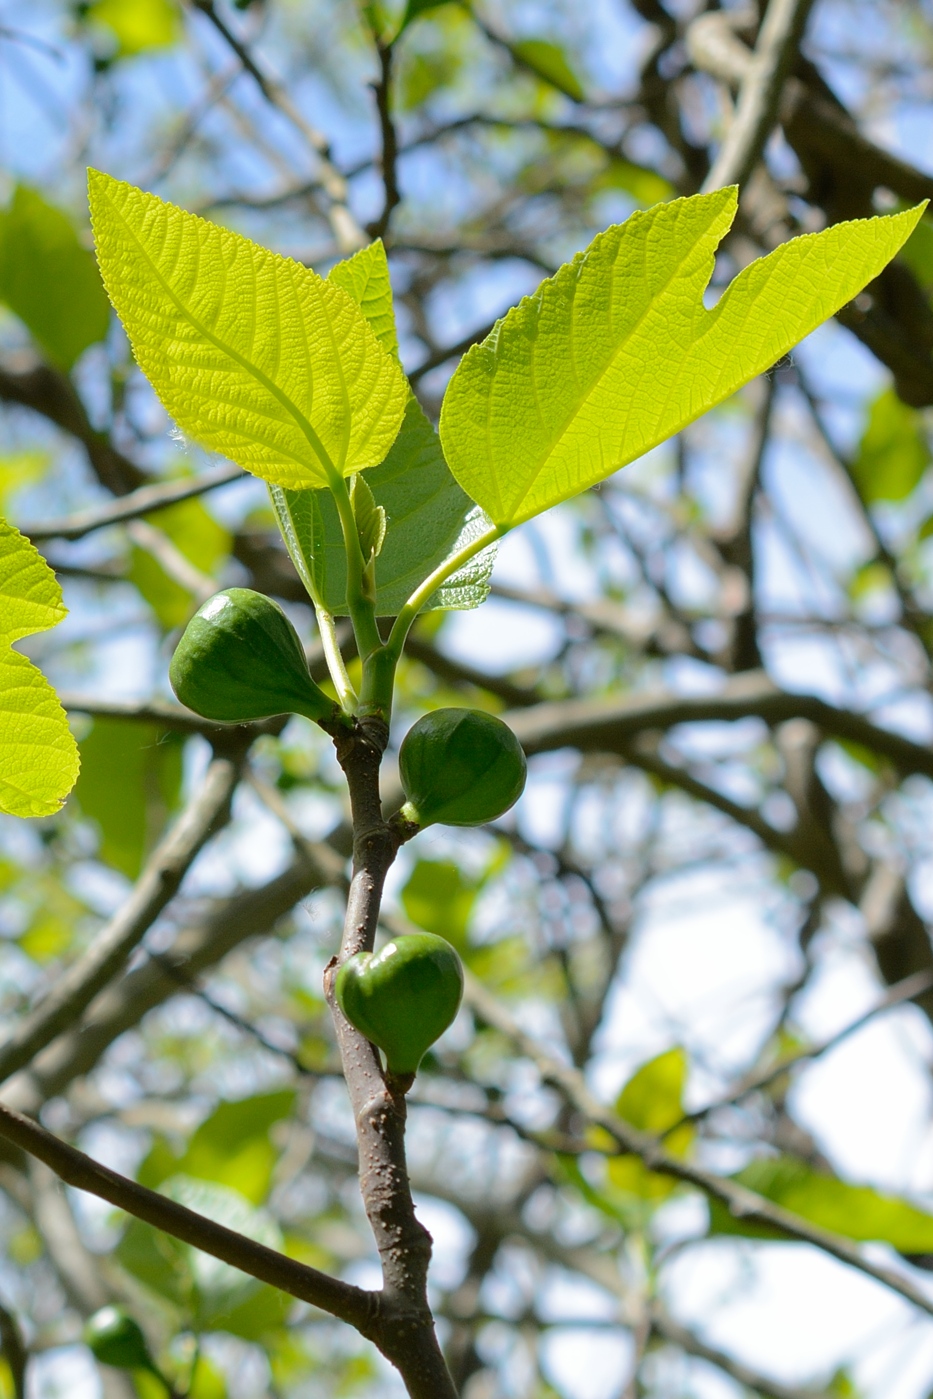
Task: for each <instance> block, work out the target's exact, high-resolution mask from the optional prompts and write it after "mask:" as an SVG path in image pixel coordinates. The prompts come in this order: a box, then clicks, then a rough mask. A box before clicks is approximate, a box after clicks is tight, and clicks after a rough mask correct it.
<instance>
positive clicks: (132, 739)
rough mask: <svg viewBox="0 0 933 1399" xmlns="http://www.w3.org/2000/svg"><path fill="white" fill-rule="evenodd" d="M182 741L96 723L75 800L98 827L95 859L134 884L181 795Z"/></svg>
mask: <svg viewBox="0 0 933 1399" xmlns="http://www.w3.org/2000/svg"><path fill="white" fill-rule="evenodd" d="M181 776H182V741H181V739H180V736H179V735H178V734H169V733H165V732H164V731H163V730H160V729H158V728H156V727H155V726H154V725H152V724H127V723H124V722H121V721H119V720H116V719H95V720H94V727H93V728H92V729H91V732H90V733H89V734H88V736H87V737H86V738H85V739H83V740H82V742H81V775H80V777H79V778H78V782H77V785H76V787H75V800H76V801H77V803H78V805H79V806H80V808H81V810H82V812H83V813H84V815H85V816H89V817H91V818H92V820H94V821H96V822H97V825H98V826H99V828H100V833H101V840H100V845H99V847H98V852H97V854H98V858H99V859H101V860H103V861H104V862H105V863H106V864H108V865H112V866H113V868H114V869H118V870H120V871H121V873H123V874H125V875H127V876H128V877H129V878H130V879H135V878H136V876H137V875H138V874H139V871H140V869H141V867H142V862H143V858H144V856H145V855H146V854H148V852H149V850H151V848H152V846H153V845H154V844H155V842H156V840H157V839H158V837H159V835H160V834H161V831H162V828H163V827H164V825H165V822H166V819H167V817H168V816H169V815H170V813H171V812H172V811H173V810H174V809H175V807H176V805H177V803H178V798H179V795H180V791H181Z"/></svg>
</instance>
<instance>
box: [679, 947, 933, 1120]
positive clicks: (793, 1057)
mask: <svg viewBox="0 0 933 1399" xmlns="http://www.w3.org/2000/svg"><path fill="white" fill-rule="evenodd" d="M931 987H933V971H925V972H915V973H914V974H913V976H906V977H904V979H903V981H898V982H896V983H895V985H894V986H891V987H890V988H889V989H888V991H887V992H886V994H885V995H884V996H882V998H881V1000H880V1001H879V1002H878V1003H877V1005H873V1006H872V1007H871V1009H870V1010H866V1011H865V1012H864V1014H862V1015H859V1016H858V1017H857V1018H856V1019H855V1020H852V1021H850V1022H849V1024H848V1025H845V1026H843V1028H842V1029H841V1030H837V1031H836V1033H835V1034H834V1035H830V1036H829V1038H828V1039H825V1040H823V1042H822V1044H817V1045H813V1046H812V1047H811V1048H809V1049H800V1050H798V1051H797V1052H796V1053H795V1054H788V1055H787V1056H786V1057H785V1058H783V1059H779V1060H778V1062H777V1063H776V1064H773V1065H772V1066H771V1067H770V1068H767V1069H762V1070H760V1071H759V1072H758V1073H751V1074H748V1075H747V1076H746V1077H745V1078H743V1079H742V1081H741V1082H740V1083H738V1084H737V1085H736V1087H735V1088H734V1089H733V1090H732V1092H731V1093H729V1095H728V1096H727V1097H725V1098H718V1099H717V1100H716V1102H714V1103H708V1104H707V1105H706V1107H704V1108H697V1110H696V1111H695V1112H688V1113H685V1114H684V1116H683V1117H682V1118H681V1119H680V1120H679V1122H677V1123H675V1124H674V1126H673V1127H669V1128H668V1129H667V1130H666V1131H665V1132H664V1136H665V1137H666V1136H668V1135H669V1134H670V1133H671V1132H674V1131H676V1129H677V1128H678V1127H681V1126H683V1124H684V1123H685V1122H700V1121H702V1120H703V1119H704V1118H706V1117H708V1116H709V1115H710V1114H711V1113H714V1112H718V1111H719V1109H720V1108H728V1107H732V1106H734V1105H735V1104H736V1103H739V1102H741V1101H742V1099H743V1098H747V1097H748V1095H749V1094H750V1093H758V1092H760V1091H761V1089H763V1088H768V1087H769V1086H770V1085H771V1084H772V1083H774V1081H775V1079H778V1078H781V1077H782V1076H783V1075H784V1074H786V1073H788V1072H789V1071H790V1070H791V1069H793V1068H795V1067H796V1066H797V1065H798V1064H803V1063H806V1062H808V1061H812V1060H814V1059H819V1058H821V1056H822V1055H824V1054H828V1053H829V1051H830V1050H831V1049H835V1048H836V1046H837V1045H840V1044H842V1043H843V1041H844V1040H847V1039H848V1038H849V1037H850V1035H854V1034H856V1033H857V1032H858V1031H859V1030H861V1029H863V1028H864V1026H866V1025H868V1024H870V1023H871V1021H872V1020H875V1019H877V1017H878V1016H879V1015H884V1014H885V1012H886V1011H889V1010H893V1009H894V1008H895V1007H896V1006H900V1005H903V1004H904V1003H905V1001H913V1000H915V999H916V998H917V997H918V996H922V995H923V993H924V992H925V991H929V990H930V988H931Z"/></svg>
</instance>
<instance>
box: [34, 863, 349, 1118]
mask: <svg viewBox="0 0 933 1399" xmlns="http://www.w3.org/2000/svg"><path fill="white" fill-rule="evenodd" d="M330 853H331V863H332V864H333V865H337V866H339V867H340V869H341V870H342V867H343V860H342V859H341V857H340V856H339V855H337V854H336V853H335V852H334V851H331V852H330ZM331 882H332V880H331V874H330V873H329V872H328V871H327V870H325V869H321V867H320V866H319V865H318V864H317V862H313V861H312V860H311V859H309V858H308V856H307V855H306V854H305V853H304V852H302V853H301V854H300V855H299V857H298V858H297V859H295V860H293V861H292V862H291V864H289V865H287V866H286V868H285V869H284V870H283V871H282V873H281V874H278V875H276V876H275V877H274V878H273V879H271V880H269V881H268V882H267V883H266V884H263V885H261V886H260V887H259V888H258V889H239V890H238V891H237V892H236V893H235V894H233V895H232V896H231V897H230V898H226V899H218V900H217V902H216V903H215V904H213V905H212V907H211V908H210V911H209V912H208V913H207V914H205V916H204V917H203V918H202V919H201V920H200V921H198V922H196V923H193V924H192V925H191V926H189V927H187V928H184V929H183V930H182V932H180V933H179V935H178V937H177V938H176V940H175V941H174V942H173V943H172V944H171V945H170V946H169V947H168V948H166V949H165V950H164V951H163V952H161V953H159V956H158V960H156V959H155V958H152V957H149V958H148V959H147V960H146V961H144V962H142V963H141V964H140V965H139V966H136V967H134V968H133V970H132V971H130V972H128V973H127V974H126V975H125V976H124V977H122V978H121V979H120V980H119V981H118V982H115V983H112V984H111V985H110V986H108V987H107V988H106V989H105V990H104V991H103V992H102V993H101V994H100V995H99V996H98V997H97V999H96V1000H95V1001H94V1002H93V1003H92V1004H91V1005H90V1006H89V1007H88V1009H87V1011H86V1013H85V1014H84V1015H83V1016H82V1017H81V1018H79V1019H78V1020H77V1021H76V1022H75V1023H74V1024H71V1025H69V1026H68V1027H67V1029H66V1030H65V1032H64V1033H63V1034H61V1035H60V1036H59V1037H58V1038H57V1039H56V1040H55V1041H53V1042H52V1043H51V1044H50V1045H48V1046H47V1048H46V1049H44V1050H43V1051H42V1052H41V1053H40V1054H38V1055H37V1056H36V1058H35V1059H33V1060H32V1062H31V1063H30V1065H29V1068H28V1070H26V1071H24V1072H23V1073H21V1074H18V1075H17V1076H16V1078H15V1079H13V1080H12V1081H11V1082H10V1084H9V1086H8V1089H7V1097H8V1101H10V1102H11V1104H12V1105H13V1106H14V1107H16V1108H18V1109H19V1110H20V1111H24V1112H29V1113H34V1112H38V1111H39V1109H40V1108H41V1106H42V1104H43V1103H44V1102H46V1101H47V1100H48V1099H49V1098H51V1097H55V1096H57V1095H58V1094H61V1093H63V1092H64V1091H65V1090H66V1089H67V1087H68V1085H69V1084H70V1083H73V1082H74V1080H75V1079H77V1078H79V1077H81V1076H82V1075H84V1074H88V1073H90V1072H91V1070H92V1069H93V1068H94V1067H95V1065H96V1064H98V1063H99V1061H100V1059H101V1057H102V1056H103V1055H104V1054H105V1053H106V1051H107V1049H108V1048H109V1047H110V1045H111V1044H113V1042H114V1040H116V1039H118V1038H119V1036H120V1035H122V1034H123V1033H124V1032H125V1031H127V1030H129V1029H132V1028H133V1027H134V1026H135V1025H138V1024H139V1022H140V1020H141V1019H142V1018H143V1016H144V1015H146V1014H147V1013H148V1012H149V1011H150V1010H153V1009H155V1007H156V1006H160V1005H162V1004H164V1002H165V1001H167V1000H168V999H169V998H170V997H172V996H174V995H176V994H177V993H178V991H179V984H180V983H183V984H184V985H186V986H190V985H192V983H194V984H196V983H197V978H198V977H199V976H201V975H202V974H203V973H205V972H208V971H210V970H211V969H212V968H213V967H215V966H216V965H217V964H218V963H219V962H221V961H222V960H223V959H224V958H225V957H226V956H228V955H229V953H231V952H232V951H234V950H235V949H236V948H238V947H241V946H242V945H243V943H245V942H247V941H249V940H250V939H251V938H255V937H260V936H263V935H269V934H271V933H272V931H273V929H274V928H275V925H276V924H277V923H278V922H279V920H280V919H283V918H285V917H287V915H288V914H289V913H290V912H291V911H292V909H293V908H294V907H295V905H296V904H298V903H300V901H301V900H302V899H305V898H307V897H308V895H309V894H312V893H313V892H314V891H315V890H317V889H321V888H325V887H327V886H328V885H329V884H330V883H331Z"/></svg>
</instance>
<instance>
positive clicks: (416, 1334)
mask: <svg viewBox="0 0 933 1399" xmlns="http://www.w3.org/2000/svg"><path fill="white" fill-rule="evenodd" d="M387 738H388V731H387V729H386V727H385V725H384V724H382V722H381V721H373V722H372V723H371V724H370V725H369V726H368V727H366V728H364V727H363V726H362V725H359V726H358V728H357V730H356V732H355V733H354V734H353V735H352V736H351V737H350V738H349V739H347V740H340V741H339V742H338V745H337V753H338V758H339V760H340V764H341V767H342V768H343V770H344V772H345V773H346V777H347V785H348V787H349V790H350V803H351V808H352V814H353V831H354V841H353V874H352V877H351V881H350V892H349V896H348V899H347V912H346V919H345V922H344V932H343V939H342V941H341V945H340V953H339V956H338V957H335V958H334V959H333V960H332V961H331V963H330V964H329V965H328V968H327V970H326V971H325V976H324V990H325V995H326V997H327V1002H328V1005H329V1006H330V1009H331V1013H332V1015H333V1018H334V1028H335V1031H336V1035H337V1044H338V1047H339V1049H340V1058H341V1062H342V1064H343V1071H344V1077H345V1078H346V1081H347V1089H348V1091H349V1094H350V1102H351V1104H352V1107H353V1115H354V1119H355V1121H356V1134H357V1141H358V1144H359V1159H360V1192H361V1194H362V1196H363V1204H364V1206H365V1208H366V1215H367V1218H368V1219H369V1223H370V1227H371V1228H372V1231H373V1236H374V1238H375V1240H376V1247H377V1249H378V1250H379V1258H380V1261H381V1264H382V1276H383V1290H382V1298H383V1301H384V1305H385V1308H386V1314H387V1316H391V1318H392V1321H391V1324H388V1325H387V1326H386V1327H385V1329H384V1331H383V1332H382V1333H381V1335H380V1341H379V1344H380V1348H381V1349H382V1351H383V1354H385V1355H386V1356H387V1357H388V1359H389V1360H391V1362H392V1363H393V1365H395V1367H396V1368H397V1369H398V1371H399V1373H400V1375H401V1376H402V1378H403V1380H404V1381H405V1385H406V1388H407V1389H408V1393H409V1395H410V1396H411V1399H456V1391H455V1389H454V1387H453V1382H452V1380H451V1378H450V1372H449V1371H448V1369H447V1365H446V1363H445V1361H444V1357H443V1355H442V1353H441V1350H440V1347H439V1346H438V1342H437V1336H436V1333H435V1329H434V1317H433V1316H432V1314H431V1308H430V1305H429V1303H428V1297H427V1276H428V1265H429V1263H430V1259H431V1236H430V1234H429V1233H428V1231H427V1230H426V1229H425V1227H424V1225H423V1224H421V1223H420V1221H419V1220H418V1219H417V1218H416V1216H415V1208H414V1202H413V1200H412V1196H411V1186H410V1184H409V1180H408V1170H407V1166H406V1162H405V1118H406V1108H405V1092H406V1090H407V1089H408V1087H410V1080H408V1081H406V1082H402V1081H396V1080H395V1079H394V1078H393V1077H392V1076H391V1075H384V1074H383V1072H382V1068H381V1066H380V1062H379V1053H378V1050H376V1049H375V1047H374V1046H373V1045H372V1044H370V1043H369V1041H368V1040H366V1039H365V1038H364V1037H363V1036H362V1035H361V1034H360V1033H359V1031H358V1030H356V1029H355V1028H354V1027H353V1026H352V1025H351V1024H350V1023H349V1022H348V1021H347V1020H346V1018H345V1017H344V1015H343V1014H342V1012H341V1010H340V1007H339V1006H338V1004H337V1001H336V996H335V992H334V980H335V973H336V970H337V967H338V966H339V965H340V964H341V963H342V962H343V961H345V960H346V958H348V957H351V956H353V955H354V954H355V953H357V952H363V951H372V948H373V943H374V940H375V936H376V927H377V924H378V919H379V909H380V904H381V900H382V890H383V885H384V882H385V877H386V874H387V873H388V870H389V867H390V866H391V864H392V861H393V860H394V858H395V854H396V851H397V849H398V838H397V837H396V835H395V834H394V832H393V831H392V830H391V829H390V827H389V826H388V825H387V824H386V822H385V821H384V820H383V817H382V803H381V799H380V795H379V767H380V763H381V761H382V753H383V750H384V748H385V743H386V740H387Z"/></svg>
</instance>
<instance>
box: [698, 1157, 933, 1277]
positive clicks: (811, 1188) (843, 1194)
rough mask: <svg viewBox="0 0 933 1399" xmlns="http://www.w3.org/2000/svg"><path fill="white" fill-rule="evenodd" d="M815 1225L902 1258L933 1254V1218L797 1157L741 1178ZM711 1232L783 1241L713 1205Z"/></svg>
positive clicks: (768, 1162) (764, 1162)
mask: <svg viewBox="0 0 933 1399" xmlns="http://www.w3.org/2000/svg"><path fill="white" fill-rule="evenodd" d="M736 1179H737V1180H738V1181H740V1182H741V1184H742V1185H746V1186H748V1188H749V1189H750V1190H754V1191H755V1192H756V1194H758V1195H763V1196H764V1197H765V1199H767V1200H772V1201H773V1202H774V1203H775V1204H776V1205H780V1206H781V1207H782V1208H783V1209H785V1210H790V1212H791V1213H792V1214H796V1215H799V1216H800V1218H801V1219H805V1220H807V1221H808V1222H809V1223H810V1224H816V1225H819V1227H820V1228H822V1229H829V1230H831V1231H832V1232H833V1233H834V1234H842V1235H843V1236H844V1237H845V1238H848V1239H855V1240H857V1241H859V1242H866V1243H867V1242H870V1241H873V1242H877V1243H886V1244H890V1245H891V1247H892V1248H896V1249H898V1250H899V1251H900V1252H902V1253H908V1254H909V1253H933V1214H928V1213H927V1212H926V1211H925V1210H921V1209H918V1208H917V1207H916V1205H912V1204H910V1203H909V1201H907V1200H902V1199H900V1198H898V1197H897V1196H896V1195H886V1194H884V1193H883V1192H882V1191H880V1190H875V1189H873V1187H872V1186H869V1185H849V1184H847V1182H845V1181H842V1180H837V1179H836V1178H835V1177H834V1176H828V1175H824V1174H822V1173H820V1172H818V1171H814V1170H813V1169H812V1168H811V1167H810V1166H808V1165H807V1164H806V1162H804V1161H800V1160H797V1159H796V1158H795V1157H792V1156H780V1157H768V1158H764V1159H761V1160H758V1161H752V1162H751V1164H750V1165H748V1166H746V1167H745V1169H744V1170H743V1171H741V1172H740V1173H739V1175H738V1176H737V1177H736ZM710 1232H711V1233H712V1234H740V1235H744V1236H746V1237H749V1238H763V1239H769V1238H780V1237H782V1236H781V1235H779V1234H778V1233H777V1232H776V1231H773V1230H769V1229H767V1228H765V1227H762V1226H759V1225H755V1224H750V1223H748V1222H747V1221H744V1220H740V1219H736V1218H735V1216H733V1215H731V1214H730V1213H729V1211H728V1210H727V1209H726V1208H725V1206H724V1205H720V1204H719V1203H717V1202H715V1201H711V1203H710Z"/></svg>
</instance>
